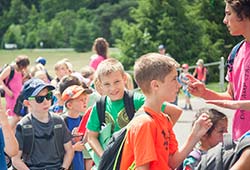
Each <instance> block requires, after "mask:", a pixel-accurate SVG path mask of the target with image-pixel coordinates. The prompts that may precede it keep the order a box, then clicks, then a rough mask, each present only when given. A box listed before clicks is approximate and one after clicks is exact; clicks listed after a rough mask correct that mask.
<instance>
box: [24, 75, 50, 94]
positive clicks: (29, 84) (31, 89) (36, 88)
mask: <svg viewBox="0 0 250 170" xmlns="http://www.w3.org/2000/svg"><path fill="white" fill-rule="evenodd" d="M44 88H48V90H49V91H51V90H54V89H55V87H54V86H52V85H50V84H46V83H45V82H44V81H42V80H41V79H38V78H31V79H29V80H28V81H26V82H25V83H24V85H23V89H22V95H23V97H24V99H28V98H29V97H35V96H37V95H38V93H40V92H41V91H42V90H43V89H44Z"/></svg>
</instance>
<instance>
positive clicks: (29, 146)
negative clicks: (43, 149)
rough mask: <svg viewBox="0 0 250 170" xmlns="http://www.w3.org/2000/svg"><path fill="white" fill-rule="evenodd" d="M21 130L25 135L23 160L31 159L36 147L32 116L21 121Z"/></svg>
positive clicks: (27, 116) (29, 115)
mask: <svg viewBox="0 0 250 170" xmlns="http://www.w3.org/2000/svg"><path fill="white" fill-rule="evenodd" d="M20 125H21V128H22V135H23V155H22V156H23V159H24V160H27V159H29V157H30V155H31V153H32V151H33V147H34V129H33V126H32V116H31V114H30V113H29V114H28V115H26V116H25V117H23V119H21V124H20Z"/></svg>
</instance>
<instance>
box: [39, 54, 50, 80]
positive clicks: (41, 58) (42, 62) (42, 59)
mask: <svg viewBox="0 0 250 170" xmlns="http://www.w3.org/2000/svg"><path fill="white" fill-rule="evenodd" d="M36 63H37V64H38V63H40V64H42V65H43V66H44V71H45V73H46V76H47V79H48V80H49V81H51V80H53V77H52V76H50V75H49V73H48V71H47V69H45V65H46V63H47V61H46V59H45V58H44V57H41V56H40V57H38V58H37V59H36Z"/></svg>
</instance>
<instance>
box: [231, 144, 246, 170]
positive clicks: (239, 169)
mask: <svg viewBox="0 0 250 170" xmlns="http://www.w3.org/2000/svg"><path fill="white" fill-rule="evenodd" d="M249 161H250V148H246V149H244V151H243V152H242V154H241V156H240V158H239V159H238V160H237V161H236V163H235V164H234V165H233V166H232V167H231V168H230V170H248V169H249Z"/></svg>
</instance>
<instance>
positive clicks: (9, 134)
mask: <svg viewBox="0 0 250 170" xmlns="http://www.w3.org/2000/svg"><path fill="white" fill-rule="evenodd" d="M0 100H1V99H0ZM0 125H1V127H2V132H3V137H4V143H5V147H4V151H5V152H6V153H7V154H8V155H9V156H14V155H16V154H17V153H18V142H17V140H16V138H15V135H14V132H13V131H12V128H11V126H10V124H9V122H8V116H7V113H6V112H5V109H3V106H2V104H0Z"/></svg>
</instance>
